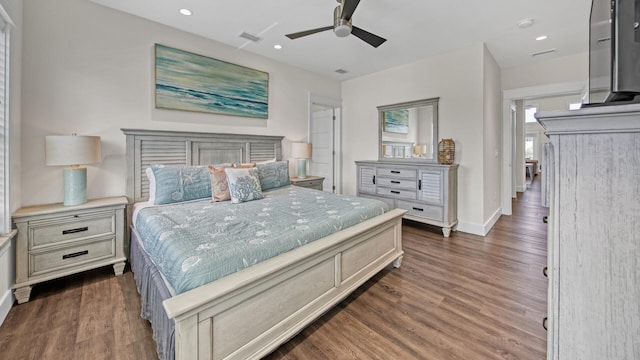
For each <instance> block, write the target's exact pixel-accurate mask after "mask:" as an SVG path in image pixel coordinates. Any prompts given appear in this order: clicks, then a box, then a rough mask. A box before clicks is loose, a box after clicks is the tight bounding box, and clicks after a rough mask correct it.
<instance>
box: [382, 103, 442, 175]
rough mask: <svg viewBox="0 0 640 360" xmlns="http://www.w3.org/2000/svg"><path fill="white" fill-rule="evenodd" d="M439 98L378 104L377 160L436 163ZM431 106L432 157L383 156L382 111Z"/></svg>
mask: <svg viewBox="0 0 640 360" xmlns="http://www.w3.org/2000/svg"><path fill="white" fill-rule="evenodd" d="M439 100H440V98H439V97H435V98H430V99H422V100H415V101H407V102H403V103H397V104H391V105H383V106H378V160H379V161H388V162H420V163H437V162H438V102H439ZM429 105H431V106H432V107H433V133H432V134H431V136H432V139H431V147H432V154H433V157H432V158H431V159H420V158H413V157H411V158H387V157H384V154H383V152H382V145H383V141H382V134H383V132H384V131H383V130H384V124H383V122H384V112H385V111H390V110H401V109H409V108H418V107H423V106H429Z"/></svg>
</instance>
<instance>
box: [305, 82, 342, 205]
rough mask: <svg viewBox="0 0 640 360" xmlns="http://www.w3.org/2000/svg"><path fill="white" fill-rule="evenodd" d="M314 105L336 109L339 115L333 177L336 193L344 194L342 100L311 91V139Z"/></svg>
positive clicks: (334, 132) (334, 141)
mask: <svg viewBox="0 0 640 360" xmlns="http://www.w3.org/2000/svg"><path fill="white" fill-rule="evenodd" d="M313 105H319V106H324V107H327V108H332V109H333V110H334V116H335V113H336V110H337V112H338V115H337V116H335V120H334V121H333V151H334V157H333V160H334V162H333V177H334V181H333V183H334V186H335V187H336V189H335V193H336V194H342V100H340V99H334V98H329V97H325V96H320V95H316V94H313V93H309V104H308V106H309V109H308V120H307V139H311V116H312V108H313Z"/></svg>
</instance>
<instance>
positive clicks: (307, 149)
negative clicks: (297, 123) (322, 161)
mask: <svg viewBox="0 0 640 360" xmlns="http://www.w3.org/2000/svg"><path fill="white" fill-rule="evenodd" d="M291 157H292V158H296V159H309V158H310V157H311V144H307V143H303V142H296V143H292V144H291Z"/></svg>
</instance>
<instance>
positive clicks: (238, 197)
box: [225, 168, 263, 204]
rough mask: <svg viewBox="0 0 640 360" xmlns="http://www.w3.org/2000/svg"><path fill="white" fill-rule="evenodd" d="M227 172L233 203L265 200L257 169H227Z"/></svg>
mask: <svg viewBox="0 0 640 360" xmlns="http://www.w3.org/2000/svg"><path fill="white" fill-rule="evenodd" d="M225 172H226V173H227V183H228V185H229V193H230V194H231V202H232V203H234V204H238V203H241V202H245V201H251V200H260V199H262V198H263V195H262V188H261V187H260V179H259V178H258V169H257V168H244V169H243V168H226V169H225Z"/></svg>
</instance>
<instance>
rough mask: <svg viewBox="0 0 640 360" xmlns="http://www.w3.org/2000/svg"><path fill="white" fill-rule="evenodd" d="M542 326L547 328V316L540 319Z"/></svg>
mask: <svg viewBox="0 0 640 360" xmlns="http://www.w3.org/2000/svg"><path fill="white" fill-rule="evenodd" d="M542 327H543V328H544V329H545V330H547V318H546V317H545V318H544V319H542Z"/></svg>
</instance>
